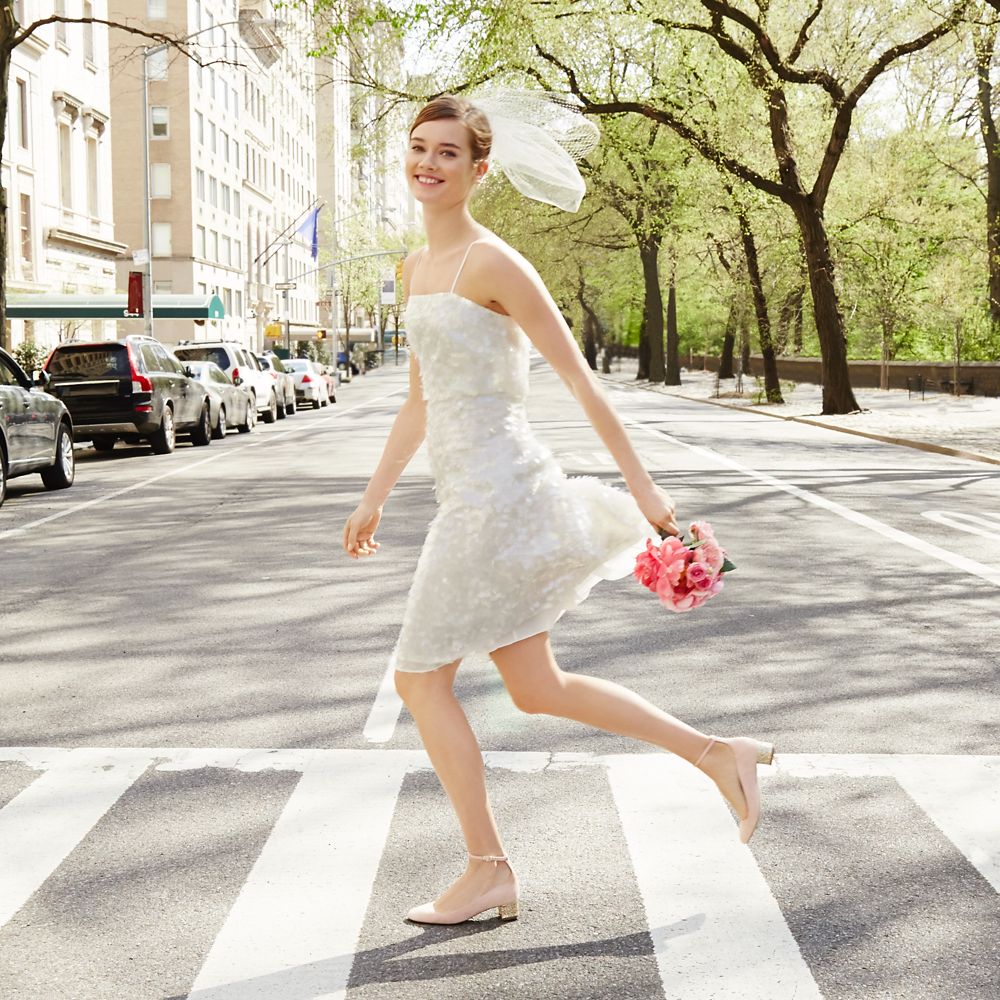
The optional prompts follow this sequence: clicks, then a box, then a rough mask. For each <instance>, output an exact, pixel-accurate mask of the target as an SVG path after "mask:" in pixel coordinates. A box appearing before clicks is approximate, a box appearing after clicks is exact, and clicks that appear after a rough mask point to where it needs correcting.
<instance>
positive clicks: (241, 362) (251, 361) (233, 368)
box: [175, 340, 285, 424]
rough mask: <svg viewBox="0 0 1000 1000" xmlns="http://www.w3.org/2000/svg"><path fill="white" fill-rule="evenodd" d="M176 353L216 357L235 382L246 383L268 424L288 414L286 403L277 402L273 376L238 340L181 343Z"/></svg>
mask: <svg viewBox="0 0 1000 1000" xmlns="http://www.w3.org/2000/svg"><path fill="white" fill-rule="evenodd" d="M175 353H176V355H177V357H179V358H180V359H181V360H183V361H213V362H214V363H215V364H217V365H218V366H219V367H220V368H221V369H222V370H223V371H224V372H225V373H226V374H227V375H228V376H229V377H230V378H231V379H232V380H233V385H241V384H245V385H246V387H247V389H248V390H249V392H250V394H251V395H252V396H253V398H254V406H255V408H256V410H257V412H258V413H259V414H260V417H261V420H263V421H264V423H265V424H273V423H274V422H275V420H280V419H282V418H283V417H284V416H285V410H284V407H281V406H279V405H278V391H277V389H276V388H275V385H274V379H272V378H271V375H270V373H269V372H265V371H262V370H261V369H260V368H259V367H258V365H257V359H256V358H255V357H254V356H253V354H251V353H250V351H248V350H247V349H246V348H245V347H244V346H243V345H242V344H239V343H237V342H236V341H235V340H207V341H202V340H199V341H198V343H197V344H192V343H182V344H179V345H178V346H177V347H176V348H175ZM238 379H242V380H243V381H242V383H241V382H239V381H237V380H238Z"/></svg>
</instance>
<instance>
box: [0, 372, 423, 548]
mask: <svg viewBox="0 0 1000 1000" xmlns="http://www.w3.org/2000/svg"><path fill="white" fill-rule="evenodd" d="M406 391H407V390H406V388H405V387H404V388H401V389H395V390H393V391H392V392H387V393H385V394H384V395H382V396H375V397H374V398H372V399H366V400H365V401H364V402H362V403H357V404H355V405H354V406H349V407H347V409H345V410H337V411H336V412H334V413H330V414H329V415H328V416H327V417H326V420H334V419H336V418H337V417H342V416H344V415H345V414H348V413H350V412H351V411H352V410H358V409H361V408H362V407H365V406H371V405H372V403H378V402H380V401H381V400H383V399H388V398H389V397H390V396H398V395H399V393H401V392H406ZM325 429H326V423H325V422H324V423H322V424H316V423H310V424H308V425H303V426H302V427H296V428H294V429H293V430H287V431H281V432H280V433H278V434H268V435H267V437H261V438H257V439H256V440H254V441H251V442H250V443H248V444H243V445H239V446H238V447H236V448H230V449H228V450H226V451H219V452H215V453H214V454H212V455H209V456H207V457H206V458H203V459H201V460H200V461H197V462H186V463H185V464H184V465H178V466H177V467H176V468H173V469H169V470H168V471H166V472H161V473H160V474H159V475H158V476H150V478H149V479H143V480H142V481H141V482H138V483H132V485H131V486H123V487H122V488H121V489H119V490H112V491H111V492H110V493H103V494H102V495H101V496H99V497H95V498H94V499H93V500H87V501H85V502H83V503H78V504H74V505H73V506H72V507H67V508H66V509H65V510H59V511H56V512H55V513H54V514H49V515H48V516H47V517H40V518H39V519H38V520H37V521H29V522H28V523H27V524H23V525H21V527H19V528H7V529H6V530H5V531H0V539H7V538H14V537H15V536H17V535H23V534H25V533H27V532H28V531H31V529H32V528H39V527H41V526H42V525H43V524H49V523H50V522H52V521H58V520H59V519H60V518H63V517H69V515H70V514H77V513H79V512H80V511H82V510H87V509H88V508H90V507H96V506H97V505H98V504H101V503H105V502H106V501H108V500H114V499H115V498H116V497H120V496H124V495H125V494H126V493H133V492H134V491H135V490H141V489H142V488H143V487H145V486H149V485H150V484H152V483H156V482H159V481H160V480H161V479H167V478H168V477H170V476H180V475H184V474H185V473H187V472H190V471H191V470H192V469H197V468H198V466H200V465H206V464H207V463H209V462H215V461H218V460H219V459H222V458H227V457H229V456H231V455H240V454H242V453H243V452H244V451H246V450H247V449H248V448H256V447H257V446H258V445H264V444H273V443H274V442H275V441H280V440H282V439H283V438H287V437H292V436H293V435H296V434H304V433H305V434H308V433H317V432H319V431H322V430H325Z"/></svg>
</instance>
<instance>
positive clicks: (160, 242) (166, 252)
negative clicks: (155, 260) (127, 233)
mask: <svg viewBox="0 0 1000 1000" xmlns="http://www.w3.org/2000/svg"><path fill="white" fill-rule="evenodd" d="M172 235H173V234H172V229H171V225H170V223H169V222H154V223H153V256H154V257H169V256H170V255H171V253H172V252H173V247H172V244H173V239H172Z"/></svg>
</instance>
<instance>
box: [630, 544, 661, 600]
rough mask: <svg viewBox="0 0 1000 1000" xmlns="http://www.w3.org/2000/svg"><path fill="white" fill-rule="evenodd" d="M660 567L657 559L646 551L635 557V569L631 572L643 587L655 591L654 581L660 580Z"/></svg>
mask: <svg viewBox="0 0 1000 1000" xmlns="http://www.w3.org/2000/svg"><path fill="white" fill-rule="evenodd" d="M646 544H647V545H649V544H650V543H649V542H647V543H646ZM661 566H662V564H661V563H660V560H659V558H658V557H657V556H654V555H653V554H652V553H651V552H650V551H649V550H648V549H647V550H646V551H645V552H640V553H639V555H637V556H636V559H635V569H634V570H632V573H633V575H634V576H635V578H636V579H637V580H638V581H639V582H640V583H641V584H642V585H643V586H644V587H646V588H648V589H649V590H656V581H657V580H658V579H659V578H660V569H661Z"/></svg>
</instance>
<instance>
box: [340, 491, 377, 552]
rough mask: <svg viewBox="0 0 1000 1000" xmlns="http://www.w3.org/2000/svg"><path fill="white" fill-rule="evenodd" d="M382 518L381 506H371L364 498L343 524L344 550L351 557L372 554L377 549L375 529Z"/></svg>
mask: <svg viewBox="0 0 1000 1000" xmlns="http://www.w3.org/2000/svg"><path fill="white" fill-rule="evenodd" d="M381 519H382V508H381V507H373V506H372V505H371V504H368V503H366V502H365V501H364V500H362V501H361V503H359V504H358V506H357V508H356V509H355V511H354V513H353V514H352V515H351V516H350V517H349V518H348V519H347V523H346V524H345V525H344V551H345V552H346V553H347V554H348V555H349V556H350V557H351V558H352V559H359V558H360V557H361V556H373V555H375V553H376V552H377V551H378V549H379V543H378V542H376V541H375V529H376V528H377V527H378V523H379V521H380V520H381Z"/></svg>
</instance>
